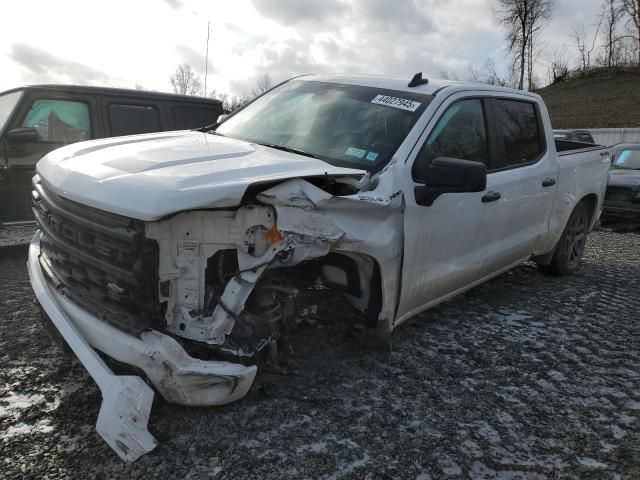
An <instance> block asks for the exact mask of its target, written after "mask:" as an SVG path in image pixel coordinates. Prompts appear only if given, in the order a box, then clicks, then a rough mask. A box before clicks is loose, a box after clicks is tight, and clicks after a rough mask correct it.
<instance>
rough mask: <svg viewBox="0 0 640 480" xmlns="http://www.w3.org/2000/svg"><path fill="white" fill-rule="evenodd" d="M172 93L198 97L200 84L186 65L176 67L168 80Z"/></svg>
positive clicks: (200, 88) (200, 90)
mask: <svg viewBox="0 0 640 480" xmlns="http://www.w3.org/2000/svg"><path fill="white" fill-rule="evenodd" d="M169 82H170V83H171V86H172V87H173V92H174V93H179V94H181V95H200V93H201V92H202V82H201V81H200V79H199V78H198V76H197V75H196V73H195V72H194V71H193V69H192V68H191V65H189V64H188V63H182V64H180V65H178V68H176V71H175V72H174V73H173V75H171V77H170V78H169Z"/></svg>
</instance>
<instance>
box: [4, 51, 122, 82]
mask: <svg viewBox="0 0 640 480" xmlns="http://www.w3.org/2000/svg"><path fill="white" fill-rule="evenodd" d="M8 56H9V58H10V59H11V60H13V61H14V62H15V63H17V64H18V65H19V66H20V67H22V69H24V71H25V72H26V75H24V76H25V77H26V80H27V82H29V83H32V82H40V81H47V82H52V81H54V82H60V83H78V84H84V85H89V84H92V85H95V84H102V85H111V84H113V83H114V79H113V78H112V77H111V76H109V75H108V74H106V73H104V72H101V71H100V70H96V69H94V68H91V67H89V66H87V65H83V64H81V63H79V62H74V61H72V60H65V59H62V58H60V57H57V56H55V55H53V54H51V53H49V52H46V51H44V50H41V49H39V48H36V47H33V46H31V45H27V44H24V43H14V44H13V45H11V50H10V52H9V55H8Z"/></svg>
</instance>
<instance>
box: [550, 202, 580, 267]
mask: <svg viewBox="0 0 640 480" xmlns="http://www.w3.org/2000/svg"><path fill="white" fill-rule="evenodd" d="M588 230H589V215H588V212H587V207H586V205H585V204H584V202H580V203H579V204H578V205H576V208H575V209H574V210H573V212H571V216H570V217H569V220H568V221H567V225H566V226H565V227H564V231H563V232H562V236H561V237H560V240H558V243H557V244H556V248H555V250H554V252H553V256H552V257H551V262H550V263H549V264H548V265H540V264H539V265H538V268H539V269H540V270H541V271H542V272H544V273H548V274H551V275H571V274H572V273H573V272H575V271H576V270H577V269H578V267H579V266H580V260H581V258H582V254H583V253H584V249H585V246H586V245H587V232H588Z"/></svg>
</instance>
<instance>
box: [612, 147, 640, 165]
mask: <svg viewBox="0 0 640 480" xmlns="http://www.w3.org/2000/svg"><path fill="white" fill-rule="evenodd" d="M613 167H614V168H624V169H627V170H640V150H622V151H621V152H620V153H618V154H617V155H616V158H615V160H614V161H613Z"/></svg>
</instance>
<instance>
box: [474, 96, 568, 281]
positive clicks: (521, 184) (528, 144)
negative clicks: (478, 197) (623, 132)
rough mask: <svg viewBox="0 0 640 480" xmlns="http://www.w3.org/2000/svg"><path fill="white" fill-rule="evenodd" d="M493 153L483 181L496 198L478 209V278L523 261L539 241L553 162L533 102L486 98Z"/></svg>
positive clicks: (552, 188)
mask: <svg viewBox="0 0 640 480" xmlns="http://www.w3.org/2000/svg"><path fill="white" fill-rule="evenodd" d="M488 103H489V109H490V112H491V114H490V117H491V121H492V122H493V125H494V130H495V132H496V145H497V152H496V155H495V156H494V157H493V158H492V162H491V165H490V169H489V172H488V175H487V184H488V185H489V186H490V191H491V193H493V194H494V197H493V198H496V200H495V201H493V202H487V203H486V205H485V208H484V212H483V230H484V231H483V235H484V236H485V237H484V241H485V242H486V244H487V247H488V248H487V251H486V257H485V260H484V262H483V265H482V269H481V271H482V276H483V277H485V276H490V275H493V274H495V273H496V272H499V271H502V270H504V269H507V268H509V267H510V266H512V265H513V264H515V263H518V262H520V261H522V260H524V259H527V258H528V257H529V256H531V255H532V254H533V253H544V252H539V251H537V249H538V248H539V247H540V246H542V245H543V244H544V241H545V239H546V237H547V232H548V229H549V217H550V214H551V208H552V205H553V201H554V198H555V193H556V185H557V181H558V164H557V160H556V157H555V150H554V149H553V148H547V141H546V136H545V133H544V132H545V131H546V130H545V126H544V124H543V121H542V118H543V117H542V113H541V111H540V108H539V107H538V104H537V103H536V102H535V101H533V99H530V98H528V97H523V98H522V99H514V98H500V97H495V98H491V99H490V100H489V102H488Z"/></svg>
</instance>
